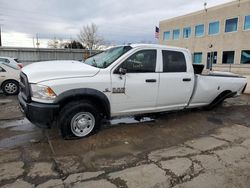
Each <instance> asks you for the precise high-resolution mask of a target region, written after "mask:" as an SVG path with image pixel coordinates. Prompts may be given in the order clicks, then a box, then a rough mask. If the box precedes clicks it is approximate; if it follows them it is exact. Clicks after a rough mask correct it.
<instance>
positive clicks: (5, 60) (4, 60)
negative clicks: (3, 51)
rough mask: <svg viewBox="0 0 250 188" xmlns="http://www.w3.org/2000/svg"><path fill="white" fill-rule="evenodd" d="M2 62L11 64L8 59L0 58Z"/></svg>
mask: <svg viewBox="0 0 250 188" xmlns="http://www.w3.org/2000/svg"><path fill="white" fill-rule="evenodd" d="M0 61H2V62H5V63H10V61H9V60H8V59H4V58H0Z"/></svg>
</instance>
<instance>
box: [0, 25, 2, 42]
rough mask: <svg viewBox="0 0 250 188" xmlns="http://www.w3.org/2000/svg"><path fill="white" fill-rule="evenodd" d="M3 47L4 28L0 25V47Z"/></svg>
mask: <svg viewBox="0 0 250 188" xmlns="http://www.w3.org/2000/svg"><path fill="white" fill-rule="evenodd" d="M1 46H2V28H1V25H0V47H1Z"/></svg>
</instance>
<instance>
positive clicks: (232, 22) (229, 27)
mask: <svg viewBox="0 0 250 188" xmlns="http://www.w3.org/2000/svg"><path fill="white" fill-rule="evenodd" d="M237 26H238V18H232V19H227V20H226V25H225V32H226V33H228V32H234V31H237Z"/></svg>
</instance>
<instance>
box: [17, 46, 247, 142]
mask: <svg viewBox="0 0 250 188" xmlns="http://www.w3.org/2000/svg"><path fill="white" fill-rule="evenodd" d="M199 69H200V70H199ZM202 69H203V67H202V68H200V67H197V66H193V65H192V57H191V53H190V52H189V51H188V50H187V49H182V48H176V47H169V46H162V45H152V44H148V45H147V44H134V45H128V46H118V47H114V48H111V49H109V50H107V51H104V52H102V53H100V54H97V55H95V56H93V57H90V58H88V59H87V60H86V61H85V62H84V63H81V62H77V61H48V62H39V63H34V64H31V65H29V66H26V67H24V68H23V69H22V73H21V77H20V80H21V82H20V87H21V92H20V93H19V102H20V106H21V108H22V111H23V112H24V113H25V114H26V117H27V118H28V119H29V120H30V121H31V122H33V123H34V124H35V125H38V126H43V127H44V126H45V127H50V126H51V125H52V122H57V123H58V125H59V127H60V129H61V132H62V136H63V137H64V138H70V137H72V136H74V137H85V136H88V135H90V134H92V133H94V132H95V131H96V130H97V129H98V127H99V126H100V124H101V120H102V119H104V118H107V119H110V118H113V117H115V116H126V115H141V114H149V113H150V114H151V113H155V112H164V111H171V110H182V109H185V108H196V107H201V106H206V107H210V108H211V107H214V106H216V105H217V104H219V103H221V102H222V101H223V100H224V99H225V98H228V97H234V96H238V95H240V94H241V93H242V92H243V91H244V88H245V87H246V84H247V81H246V78H244V77H242V76H239V75H235V74H232V73H221V72H210V73H208V74H201V72H202Z"/></svg>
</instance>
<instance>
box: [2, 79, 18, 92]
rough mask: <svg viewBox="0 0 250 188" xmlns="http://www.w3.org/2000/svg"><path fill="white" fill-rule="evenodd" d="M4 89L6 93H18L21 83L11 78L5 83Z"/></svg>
mask: <svg viewBox="0 0 250 188" xmlns="http://www.w3.org/2000/svg"><path fill="white" fill-rule="evenodd" d="M2 90H3V92H4V94H6V95H17V94H18V93H19V83H18V82H17V81H14V80H9V81H6V82H4V83H3V85H2Z"/></svg>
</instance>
